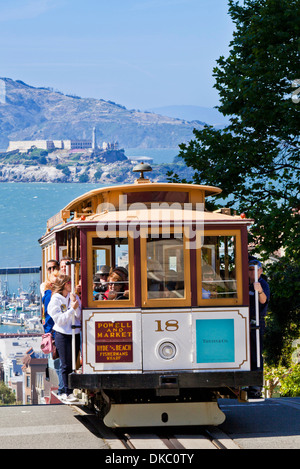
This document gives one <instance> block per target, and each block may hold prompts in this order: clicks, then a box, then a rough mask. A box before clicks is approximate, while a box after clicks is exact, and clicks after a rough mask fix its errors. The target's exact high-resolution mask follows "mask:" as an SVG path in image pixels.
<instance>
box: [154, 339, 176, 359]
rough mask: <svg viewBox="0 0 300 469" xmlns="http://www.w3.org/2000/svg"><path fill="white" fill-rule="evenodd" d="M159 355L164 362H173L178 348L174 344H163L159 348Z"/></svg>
mask: <svg viewBox="0 0 300 469" xmlns="http://www.w3.org/2000/svg"><path fill="white" fill-rule="evenodd" d="M158 353H159V356H160V357H161V358H163V359H164V360H171V358H174V357H175V355H176V346H175V345H174V344H172V342H163V343H162V344H160V346H159V347H158Z"/></svg>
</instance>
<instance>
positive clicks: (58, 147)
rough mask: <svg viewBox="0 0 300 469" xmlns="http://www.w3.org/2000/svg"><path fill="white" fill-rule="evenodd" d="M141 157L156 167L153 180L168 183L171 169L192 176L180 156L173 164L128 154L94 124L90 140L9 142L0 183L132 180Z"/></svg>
mask: <svg viewBox="0 0 300 469" xmlns="http://www.w3.org/2000/svg"><path fill="white" fill-rule="evenodd" d="M142 160H143V162H145V163H150V164H151V166H152V167H153V172H152V173H151V176H152V177H151V179H152V180H153V181H156V182H165V181H166V174H167V172H168V171H170V170H173V171H174V172H176V173H177V174H179V175H180V176H181V177H188V176H190V174H189V172H190V171H189V169H188V168H187V167H186V166H185V165H184V164H183V162H181V161H180V159H179V158H177V157H175V158H174V162H173V163H169V164H166V163H162V164H153V160H152V158H149V157H127V156H126V155H125V150H124V149H120V148H119V144H118V142H101V144H99V143H98V142H97V132H96V128H95V127H94V128H93V130H92V138H91V139H90V140H74V139H67V140H20V141H9V145H8V148H7V150H6V151H5V152H2V153H0V182H54V183H68V182H70V183H71V182H72V183H74V182H75V183H76V182H78V183H100V184H118V183H120V184H123V183H133V182H134V180H135V178H136V175H135V174H134V173H133V172H132V168H133V165H136V164H137V163H139V162H141V161H142Z"/></svg>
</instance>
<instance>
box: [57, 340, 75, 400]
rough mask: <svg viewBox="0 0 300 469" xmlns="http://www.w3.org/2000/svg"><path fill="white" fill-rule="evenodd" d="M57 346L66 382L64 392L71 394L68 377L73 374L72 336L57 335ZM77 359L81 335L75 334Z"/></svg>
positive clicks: (63, 377)
mask: <svg viewBox="0 0 300 469" xmlns="http://www.w3.org/2000/svg"><path fill="white" fill-rule="evenodd" d="M55 345H56V347H57V350H58V353H59V359H60V364H61V374H62V379H63V382H64V392H65V393H66V394H71V393H72V389H70V388H69V386H68V376H69V374H70V373H72V335H69V334H61V333H60V332H57V331H56V333H55ZM75 350H76V352H75V353H76V358H77V356H78V353H79V350H80V334H75Z"/></svg>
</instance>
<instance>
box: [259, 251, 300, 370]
mask: <svg viewBox="0 0 300 469" xmlns="http://www.w3.org/2000/svg"><path fill="white" fill-rule="evenodd" d="M268 275H269V285H270V290H271V293H272V294H271V299H270V304H269V307H270V311H271V312H270V313H269V315H268V317H267V329H266V335H265V339H264V345H265V347H264V349H265V358H266V361H267V363H268V364H269V365H272V366H278V365H282V366H287V367H288V366H289V365H290V364H291V363H292V362H293V360H292V355H293V352H294V348H293V342H294V341H295V340H296V339H298V338H299V337H300V294H299V292H300V265H299V263H296V262H293V261H290V260H289V259H287V258H286V257H284V258H282V259H281V260H280V261H279V262H278V263H275V264H272V265H271V267H270V268H269V271H268Z"/></svg>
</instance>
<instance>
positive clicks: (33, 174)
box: [0, 161, 192, 184]
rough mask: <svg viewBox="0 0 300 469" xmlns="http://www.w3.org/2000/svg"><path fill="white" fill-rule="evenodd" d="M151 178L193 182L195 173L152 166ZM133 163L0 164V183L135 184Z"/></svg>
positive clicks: (177, 167)
mask: <svg viewBox="0 0 300 469" xmlns="http://www.w3.org/2000/svg"><path fill="white" fill-rule="evenodd" d="M151 166H152V169H153V171H152V172H151V176H149V177H150V179H151V180H152V181H155V182H166V181H167V172H168V171H174V173H177V174H178V176H179V177H182V178H186V179H191V177H192V172H191V170H190V169H189V168H187V167H186V166H184V165H183V164H177V163H169V164H152V165H151ZM133 167H134V164H132V163H131V162H130V161H116V162H113V163H104V164H102V165H99V164H90V165H88V166H83V167H78V165H68V166H67V168H68V170H67V171H66V170H65V168H57V167H55V166H52V165H36V166H28V165H24V164H17V165H16V164H14V165H12V164H2V165H1V164H0V182H14V183H18V182H19V183H22V182H23V183H25V182H31V183H32V182H48V183H50V182H52V183H68V182H70V183H76V182H78V183H84V182H86V183H99V184H132V183H133V182H134V181H135V179H136V178H137V177H138V174H137V173H133V171H132V169H133Z"/></svg>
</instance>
